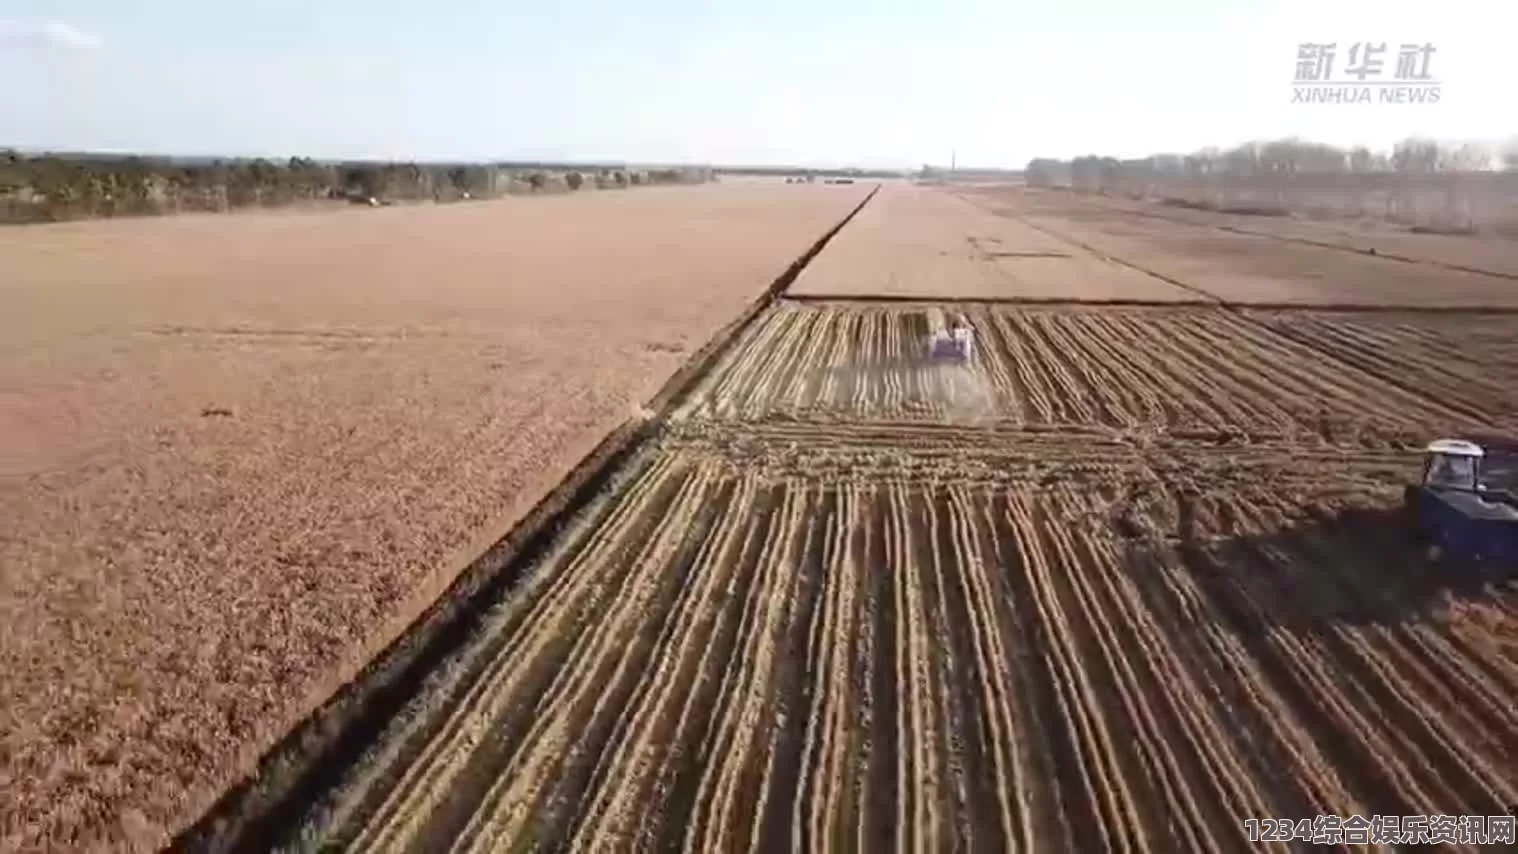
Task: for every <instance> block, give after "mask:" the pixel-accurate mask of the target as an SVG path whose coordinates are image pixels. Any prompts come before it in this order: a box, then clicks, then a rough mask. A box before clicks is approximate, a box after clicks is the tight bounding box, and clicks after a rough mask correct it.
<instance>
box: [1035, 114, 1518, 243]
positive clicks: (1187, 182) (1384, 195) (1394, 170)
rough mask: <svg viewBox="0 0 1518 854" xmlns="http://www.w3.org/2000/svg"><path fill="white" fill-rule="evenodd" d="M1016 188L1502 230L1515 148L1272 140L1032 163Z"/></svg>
mask: <svg viewBox="0 0 1518 854" xmlns="http://www.w3.org/2000/svg"><path fill="white" fill-rule="evenodd" d="M1025 180H1026V182H1027V183H1028V184H1029V185H1030V186H1035V187H1065V188H1070V189H1072V190H1075V191H1079V192H1088V193H1101V194H1109V195H1126V196H1131V197H1134V198H1157V199H1160V200H1163V201H1166V202H1169V203H1172V204H1180V205H1186V206H1194V207H1202V208H1208V209H1213V210H1223V211H1228V212H1234V213H1254V214H1266V215H1270V214H1276V215H1279V214H1284V213H1287V212H1292V211H1306V212H1321V213H1324V214H1328V215H1336V216H1342V215H1352V216H1353V215H1361V216H1375V217H1381V218H1387V219H1391V220H1394V221H1399V222H1407V223H1411V224H1415V225H1431V226H1435V225H1436V226H1443V227H1447V228H1453V229H1457V230H1473V229H1479V228H1480V227H1482V226H1485V225H1498V226H1501V227H1503V228H1504V229H1506V228H1509V227H1514V226H1518V223H1513V222H1511V219H1512V217H1513V213H1512V212H1513V209H1514V207H1513V206H1514V204H1515V203H1518V141H1515V143H1514V144H1510V145H1508V146H1507V147H1505V148H1503V149H1500V150H1496V151H1494V150H1493V149H1491V148H1490V147H1487V146H1482V145H1477V144H1470V143H1467V144H1461V145H1448V144H1443V143H1440V142H1438V141H1436V140H1432V139H1426V138H1421V137H1413V138H1408V139H1404V140H1402V141H1401V142H1399V143H1397V144H1396V145H1395V146H1393V147H1392V148H1391V149H1390V150H1389V151H1372V150H1370V149H1368V148H1363V147H1362V148H1349V149H1345V148H1338V147H1335V146H1332V145H1326V144H1323V143H1318V142H1311V141H1308V140H1301V139H1281V140H1270V141H1262V142H1248V143H1245V144H1243V145H1239V146H1235V147H1233V148H1229V149H1222V148H1215V147H1214V148H1205V149H1202V150H1200V151H1197V152H1193V153H1191V154H1155V155H1151V156H1149V157H1143V158H1131V159H1120V158H1115V157H1105V156H1099V155H1087V156H1084V157H1076V158H1074V159H1071V160H1057V159H1053V158H1046V157H1040V158H1035V159H1033V160H1031V161H1029V163H1028V166H1027V169H1026V173H1025Z"/></svg>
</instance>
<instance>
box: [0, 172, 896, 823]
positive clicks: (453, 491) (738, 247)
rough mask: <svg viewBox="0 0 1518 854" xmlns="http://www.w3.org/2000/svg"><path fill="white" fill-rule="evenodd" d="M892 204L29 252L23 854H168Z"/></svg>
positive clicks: (161, 230)
mask: <svg viewBox="0 0 1518 854" xmlns="http://www.w3.org/2000/svg"><path fill="white" fill-rule="evenodd" d="M867 191H868V187H867V186H862V185H855V186H851V187H824V186H815V187H793V186H783V185H780V186H770V185H764V184H757V183H744V184H741V185H732V186H727V185H717V186H707V187H700V188H667V189H647V190H642V191H640V192H637V193H621V194H619V193H596V194H587V195H584V196H566V197H557V198H549V199H535V200H521V199H513V200H506V201H501V202H494V203H481V204H476V205H457V206H450V207H420V208H390V209H380V210H372V211H371V210H345V211H338V212H327V213H288V212H278V213H268V214H249V215H247V216H238V217H215V216H187V217H182V218H173V219H155V220H123V221H107V222H88V223H76V224H67V225H58V226H42V227H27V228H15V229H6V230H4V231H0V258H3V259H4V261H3V262H0V263H3V265H4V273H3V275H0V318H3V321H0V323H3V332H0V448H3V449H4V453H3V456H0V466H3V477H0V519H3V520H4V521H3V523H0V567H3V573H0V673H3V674H4V679H3V680H0V791H4V792H5V797H4V798H3V799H0V850H15V849H23V848H35V847H39V846H45V845H52V846H56V847H62V848H72V847H101V848H122V847H127V846H136V847H151V846H156V845H159V844H161V843H163V842H164V841H166V840H167V838H168V836H167V834H169V833H171V832H173V831H175V830H176V829H178V828H179V827H180V826H182V825H183V824H185V823H186V822H188V821H190V820H193V819H194V818H195V817H196V816H197V815H198V814H199V813H200V812H201V811H202V810H203V809H205V808H206V807H207V806H208V805H209V804H210V802H211V799H213V798H214V797H215V796H216V795H217V793H218V792H219V791H220V790H221V789H222V788H223V787H225V786H226V785H228V784H229V783H231V782H232V781H233V780H234V779H236V778H237V777H238V776H239V775H241V774H244V773H246V772H247V771H248V770H249V769H251V768H252V767H253V763H254V761H255V760H256V758H257V757H258V756H259V754H260V753H261V751H262V750H264V749H265V748H266V747H268V746H269V745H270V744H271V743H272V742H273V741H274V740H275V739H276V738H277V737H279V736H280V735H281V734H283V733H284V731H285V730H286V729H287V727H289V726H290V725H291V724H293V723H294V722H296V721H297V720H299V719H300V718H301V717H302V716H303V715H305V714H306V713H307V712H308V711H309V710H310V709H311V708H312V707H313V706H314V705H315V704H317V703H319V702H320V701H321V700H323V699H324V698H325V697H326V696H327V694H328V693H329V692H330V691H331V690H332V689H333V688H334V687H335V686H336V685H338V684H339V683H340V682H342V681H343V680H345V679H346V678H348V677H349V676H351V674H352V673H354V672H355V671H356V669H357V668H358V667H359V666H361V665H362V663H363V662H364V661H365V660H367V659H368V658H369V657H370V656H371V655H372V654H374V653H375V652H376V651H377V650H378V649H379V648H380V647H381V646H382V645H383V644H385V643H386V642H388V641H389V640H390V639H391V638H392V637H393V636H394V635H395V634H396V633H397V632H398V631H399V630H400V629H401V628H402V627H403V626H404V625H405V624H406V623H407V622H408V621H409V620H410V619H411V618H412V617H413V616H414V615H415V614H416V613H417V612H418V611H419V610H420V609H421V608H423V607H424V606H425V605H426V604H427V603H428V602H430V601H431V600H432V599H433V598H434V597H435V596H436V595H437V594H438V593H439V591H440V590H441V589H442V588H443V587H444V586H446V584H447V583H448V582H449V580H450V578H451V577H452V574H453V573H454V572H456V571H457V570H458V569H459V567H460V566H462V564H463V562H464V561H465V560H467V559H469V558H472V557H474V556H475V554H477V553H478V552H479V551H480V550H482V548H483V544H484V543H486V542H488V541H489V540H491V539H494V538H495V537H497V536H499V535H500V534H501V533H503V532H504V531H505V530H506V528H507V527H508V526H509V524H510V522H511V521H512V520H513V519H515V518H517V517H518V516H520V515H521V514H522V513H523V512H524V511H525V510H527V509H528V508H529V507H530V506H531V505H532V504H533V503H535V502H536V501H537V500H538V498H540V497H541V496H542V495H543V494H544V492H545V491H546V490H548V489H549V488H550V487H551V486H552V485H553V484H554V483H555V482H556V481H558V480H559V479H560V478H561V477H562V476H563V475H564V473H565V472H566V471H567V470H568V469H569V468H570V467H571V466H572V465H573V464H574V463H575V462H576V461H577V460H578V459H579V458H580V457H581V456H583V455H584V454H585V453H586V452H588V451H589V450H590V448H591V447H592V446H593V445H594V444H595V443H596V442H597V441H598V440H599V439H600V438H601V437H602V436H603V435H605V434H606V433H607V432H608V431H610V430H611V429H612V428H613V427H615V426H616V425H618V424H619V423H621V422H623V421H624V420H625V419H627V418H629V417H630V416H631V415H632V414H633V412H634V409H635V408H636V407H637V405H638V404H639V403H640V402H641V401H642V400H644V399H646V397H647V396H648V395H649V394H651V393H652V391H653V390H654V389H656V388H657V387H658V386H659V385H660V383H661V382H663V380H664V379H665V378H666V377H668V376H669V375H670V374H671V373H672V372H673V371H674V370H675V369H676V368H677V366H678V365H679V364H680V363H681V362H682V361H683V360H684V359H685V358H686V356H687V355H688V354H689V353H690V351H692V350H694V349H696V348H698V347H700V346H701V345H702V344H703V343H704V342H705V341H706V340H707V338H708V337H709V336H711V335H712V334H713V333H714V332H715V331H716V330H717V329H718V328H719V327H721V326H722V325H723V324H724V323H726V322H727V321H728V320H730V319H731V318H733V317H734V316H735V315H736V314H737V313H738V312H739V311H740V310H741V309H742V308H743V307H744V306H746V305H747V304H748V303H749V302H750V301H751V300H753V299H755V298H756V297H757V296H758V295H759V294H760V293H761V292H762V291H763V289H764V288H765V287H766V286H767V285H768V284H769V283H770V281H771V280H773V279H774V278H775V277H776V276H777V275H779V274H780V273H781V272H782V271H784V270H785V268H786V267H787V266H788V265H789V264H790V263H791V262H792V261H793V260H794V259H795V258H796V257H797V256H798V255H799V254H801V253H802V252H803V251H804V250H805V249H806V248H808V247H809V245H810V244H811V243H812V242H813V241H815V240H816V239H817V238H818V237H820V236H821V235H822V234H823V233H824V232H825V231H826V230H827V229H828V228H830V227H831V226H833V225H834V224H836V223H837V222H838V221H839V220H840V219H842V218H843V217H844V216H845V215H846V214H847V213H848V212H849V210H850V209H851V208H852V207H853V206H854V205H855V204H857V202H858V201H859V200H860V199H861V198H863V197H864V195H865V194H866V193H867Z"/></svg>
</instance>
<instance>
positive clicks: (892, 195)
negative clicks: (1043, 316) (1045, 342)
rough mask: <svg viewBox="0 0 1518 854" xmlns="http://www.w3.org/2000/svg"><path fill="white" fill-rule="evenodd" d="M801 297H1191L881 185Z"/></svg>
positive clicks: (937, 199) (808, 276) (910, 190)
mask: <svg viewBox="0 0 1518 854" xmlns="http://www.w3.org/2000/svg"><path fill="white" fill-rule="evenodd" d="M791 293H793V294H796V295H799V296H891V297H912V298H921V299H925V298H935V297H936V298H981V299H1050V300H1060V299H1063V300H1081V299H1095V300H1101V299H1126V300H1155V301H1177V300H1194V299H1197V298H1198V297H1197V295H1196V294H1193V293H1188V292H1187V291H1186V290H1184V289H1183V288H1178V287H1175V286H1174V285H1171V284H1169V283H1167V282H1164V281H1161V280H1159V279H1157V278H1155V277H1153V276H1149V275H1146V274H1144V273H1142V272H1139V271H1137V270H1133V269H1131V268H1128V267H1125V266H1123V265H1121V264H1117V263H1114V262H1112V261H1110V260H1108V259H1104V258H1101V257H1099V256H1097V255H1093V254H1092V253H1090V252H1087V251H1085V250H1083V249H1081V248H1080V247H1078V246H1075V245H1072V244H1071V243H1069V242H1068V241H1064V240H1060V239H1059V238H1057V237H1053V236H1050V235H1048V234H1044V233H1041V232H1039V231H1037V230H1035V229H1032V228H1029V227H1027V226H1025V225H1022V224H1020V223H1018V222H1016V221H1014V220H1010V219H1006V218H1002V217H997V216H994V215H993V214H991V213H989V212H988V211H986V210H983V209H981V208H979V207H977V206H975V205H973V204H970V203H969V202H966V201H965V200H963V199H960V198H957V197H955V196H953V195H951V194H949V193H946V192H944V191H942V190H939V189H934V188H931V187H921V186H915V185H911V184H905V183H903V184H897V185H894V186H886V187H883V188H882V190H881V192H880V194H879V195H877V196H876V197H875V199H874V201H872V202H871V203H870V205H869V207H867V208H865V209H864V210H863V211H861V212H860V214H859V216H858V217H856V218H855V220H854V221H853V222H852V223H850V225H849V228H848V229H847V230H845V231H844V232H842V233H841V234H839V235H838V238H837V239H836V240H834V241H833V242H832V243H831V244H829V246H828V251H827V252H825V253H823V254H822V255H821V256H820V257H818V258H817V260H816V261H814V262H813V263H812V264H811V265H809V266H808V267H807V269H806V271H805V272H804V273H803V274H802V275H801V277H800V279H798V280H797V282H796V284H795V286H793V287H792V288H791Z"/></svg>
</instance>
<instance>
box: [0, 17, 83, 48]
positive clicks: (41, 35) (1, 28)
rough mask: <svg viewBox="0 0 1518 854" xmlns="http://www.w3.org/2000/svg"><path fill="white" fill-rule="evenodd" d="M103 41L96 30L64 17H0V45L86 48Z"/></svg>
mask: <svg viewBox="0 0 1518 854" xmlns="http://www.w3.org/2000/svg"><path fill="white" fill-rule="evenodd" d="M104 44H105V39H103V38H101V37H100V34H99V33H92V32H90V31H88V30H83V29H80V28H79V27H76V26H74V25H73V24H69V23H67V22H65V21H55V20H47V21H24V20H18V19H14V18H0V47H14V48H40V49H43V50H64V51H88V50H97V49H99V48H100V47H101V46H102V45H104Z"/></svg>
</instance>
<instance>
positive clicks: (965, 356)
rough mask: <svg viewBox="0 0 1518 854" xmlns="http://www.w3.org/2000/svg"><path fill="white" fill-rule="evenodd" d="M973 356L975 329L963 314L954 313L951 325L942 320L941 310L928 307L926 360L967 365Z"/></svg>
mask: <svg viewBox="0 0 1518 854" xmlns="http://www.w3.org/2000/svg"><path fill="white" fill-rule="evenodd" d="M974 356H975V330H974V329H973V328H971V326H970V321H969V320H967V319H966V318H965V316H964V315H962V314H958V313H956V314H955V315H954V323H953V325H952V326H951V325H949V324H947V323H945V322H944V314H943V311H941V310H939V309H936V308H930V309H928V361H930V362H945V363H949V364H959V365H968V364H969V363H970V361H971V360H972V359H973V358H974Z"/></svg>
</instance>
